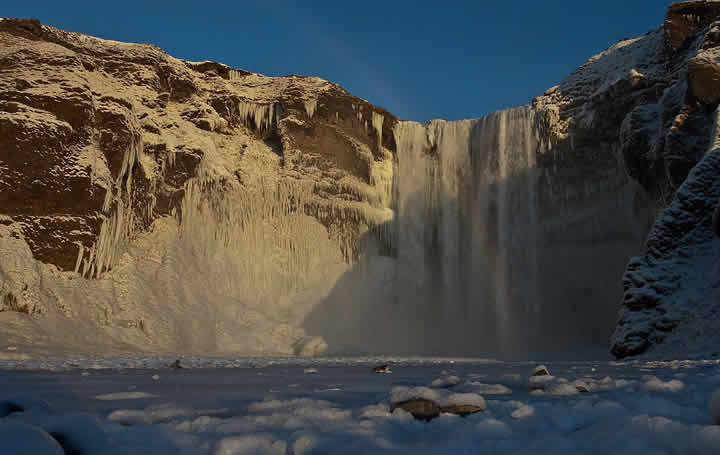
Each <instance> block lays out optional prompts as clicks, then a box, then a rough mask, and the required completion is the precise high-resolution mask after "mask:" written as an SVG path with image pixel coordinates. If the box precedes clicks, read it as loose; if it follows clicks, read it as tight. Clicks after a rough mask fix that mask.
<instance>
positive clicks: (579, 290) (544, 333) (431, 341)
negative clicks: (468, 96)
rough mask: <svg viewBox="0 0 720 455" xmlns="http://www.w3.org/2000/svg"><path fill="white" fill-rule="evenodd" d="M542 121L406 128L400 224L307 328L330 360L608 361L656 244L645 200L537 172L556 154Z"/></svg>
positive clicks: (619, 189) (493, 117)
mask: <svg viewBox="0 0 720 455" xmlns="http://www.w3.org/2000/svg"><path fill="white" fill-rule="evenodd" d="M536 115H537V114H536V112H535V111H534V110H533V109H532V108H531V107H529V106H525V107H517V108H511V109H506V110H502V111H498V112H494V113H492V114H490V115H487V116H485V117H482V118H479V119H473V120H462V121H453V122H448V121H443V120H433V121H431V122H429V123H427V124H424V125H423V124H420V123H416V122H399V123H398V124H397V125H396V126H395V129H394V135H395V141H396V145H397V155H396V162H395V166H394V167H395V169H394V175H393V195H392V208H393V211H394V214H395V216H394V218H393V220H392V221H391V222H389V224H390V225H389V226H384V227H383V229H380V230H379V232H380V233H381V234H382V235H378V236H375V237H373V236H372V235H369V236H368V239H367V240H368V242H367V243H368V245H369V246H368V247H367V248H366V251H365V256H364V258H363V259H362V261H361V262H360V263H359V264H357V265H356V266H355V267H354V269H353V271H351V272H349V273H348V274H346V275H345V276H344V277H343V278H342V279H341V280H340V281H339V282H338V283H337V284H336V287H335V290H334V292H333V293H332V294H331V295H330V296H329V297H328V299H327V301H326V302H325V304H324V305H320V307H319V309H317V310H316V311H315V312H314V313H313V314H311V315H310V317H309V318H308V319H307V321H308V323H307V327H308V328H309V330H310V332H311V333H317V334H320V335H322V336H323V337H325V338H326V339H327V341H328V344H329V346H330V348H331V352H336V353H344V354H353V353H365V354H368V353H389V354H407V355H446V356H478V355H487V356H496V357H502V358H527V357H528V356H533V355H543V354H544V353H547V352H550V351H553V352H558V351H565V350H567V351H568V352H569V351H573V352H578V351H580V350H582V349H585V348H590V349H595V352H604V351H605V350H606V348H605V347H606V345H607V337H608V336H609V334H610V332H611V330H612V324H613V320H614V317H615V313H616V305H617V302H618V301H619V296H620V276H621V274H622V269H623V267H624V264H625V261H626V260H627V258H628V257H629V256H630V255H631V254H632V253H634V252H635V251H637V249H638V248H639V247H640V246H641V244H642V238H643V236H644V233H645V232H646V231H645V230H644V229H646V226H645V227H643V226H642V225H643V222H642V221H640V222H638V220H637V218H642V217H638V216H637V214H636V213H635V212H636V209H635V208H634V207H633V204H634V200H635V193H634V192H635V191H636V188H635V186H633V184H632V182H629V181H624V180H623V179H624V178H625V177H624V174H623V173H622V169H618V170H617V175H618V176H621V178H619V179H617V182H613V183H617V185H615V186H614V187H613V186H612V185H609V186H610V187H609V188H605V187H603V186H602V185H605V186H608V185H606V184H602V185H600V186H593V185H592V184H588V183H587V182H585V181H577V179H574V178H570V177H568V175H567V171H566V170H562V169H561V170H558V171H557V172H556V174H557V175H555V174H554V171H553V169H547V167H545V168H542V167H540V166H538V163H537V160H538V158H539V157H543V156H552V155H553V153H554V152H553V151H552V150H551V149H550V147H549V144H548V143H547V141H545V140H544V139H543V137H542V135H541V134H540V131H539V130H538V127H537V125H539V124H540V122H538V121H537V119H536ZM611 152H612V151H609V152H608V153H611ZM575 172H577V170H575ZM583 172H584V171H583ZM578 188H579V189H578ZM583 188H584V189H583ZM586 204H593V205H592V206H587V205H586ZM638 225H639V226H638ZM388 233H389V234H388ZM373 245H376V246H378V247H377V248H373ZM596 266H597V267H598V269H597V270H596V269H595V267H596Z"/></svg>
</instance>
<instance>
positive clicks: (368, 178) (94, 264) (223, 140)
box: [0, 19, 396, 354]
mask: <svg viewBox="0 0 720 455" xmlns="http://www.w3.org/2000/svg"><path fill="white" fill-rule="evenodd" d="M0 43H2V45H0V68H2V71H0V251H2V255H1V256H2V257H1V258H0V333H2V337H1V338H0V340H1V341H0V343H2V344H9V345H24V344H28V345H31V346H35V347H36V348H37V349H40V350H47V349H49V350H51V351H52V350H57V348H58V347H62V348H65V349H66V350H68V351H86V350H102V349H108V350H135V349H149V350H175V351H188V352H218V351H219V352H241V353H244V354H261V353H262V354H293V353H306V354H313V353H315V352H322V350H323V349H324V343H323V341H322V340H321V339H319V338H313V337H312V336H309V335H307V334H306V333H305V331H304V330H303V329H302V328H301V322H302V318H303V315H304V314H305V313H306V312H307V308H308V307H310V306H312V305H313V304H315V303H316V302H317V301H319V300H321V299H322V298H323V296H324V295H325V294H327V293H328V292H329V290H330V289H331V288H332V285H333V283H334V281H335V280H336V279H337V277H338V276H340V275H341V274H342V273H343V271H344V270H345V269H346V268H347V267H348V264H349V263H351V262H352V261H353V260H355V259H356V258H357V256H358V254H359V239H360V237H361V236H362V234H363V233H364V231H366V230H368V229H369V228H370V227H372V226H376V225H379V224H381V223H382V222H384V221H386V220H387V219H388V218H389V217H390V216H391V212H390V209H389V208H388V207H387V201H388V198H389V192H390V185H391V181H392V171H393V167H392V162H393V154H392V152H393V151H394V149H395V145H394V139H393V136H392V129H393V125H394V124H395V121H396V120H395V118H394V117H393V116H392V115H390V114H389V113H388V112H386V111H384V110H383V109H381V108H378V107H375V106H372V105H370V104H369V103H367V102H366V101H364V100H361V99H358V98H355V97H352V96H350V95H349V94H348V93H347V92H345V91H344V90H343V89H342V88H340V87H339V86H337V85H336V84H332V83H330V82H327V81H324V80H321V79H318V78H314V77H302V76H287V77H281V78H271V77H265V76H262V75H260V74H255V73H250V72H246V71H242V70H235V69H232V68H229V67H227V66H224V65H222V64H218V63H214V62H187V61H182V60H178V59H175V58H172V57H170V56H168V55H167V54H165V53H164V52H162V51H161V50H160V49H158V48H156V47H154V46H150V45H143V44H129V43H118V42H112V41H107V40H101V39H97V38H93V37H90V36H85V35H81V34H76V33H68V32H64V31H62V30H58V29H55V28H52V27H48V26H45V25H41V24H40V23H38V22H37V21H33V20H20V19H5V20H2V21H0Z"/></svg>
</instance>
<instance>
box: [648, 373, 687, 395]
mask: <svg viewBox="0 0 720 455" xmlns="http://www.w3.org/2000/svg"><path fill="white" fill-rule="evenodd" d="M643 388H644V389H645V390H646V391H648V392H680V391H681V390H683V389H684V388H685V384H684V383H683V382H682V381H679V380H677V379H671V380H669V381H663V380H662V379H659V378H658V377H656V376H650V377H648V378H647V380H646V381H645V383H644V384H643Z"/></svg>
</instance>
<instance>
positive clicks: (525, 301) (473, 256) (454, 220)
mask: <svg viewBox="0 0 720 455" xmlns="http://www.w3.org/2000/svg"><path fill="white" fill-rule="evenodd" d="M394 133H395V139H396V144H397V172H396V193H395V194H396V200H395V210H396V219H395V230H396V232H395V236H394V241H395V249H396V250H397V252H398V253H397V254H398V258H397V263H396V273H395V289H394V293H395V295H394V299H395V300H399V301H401V302H403V304H405V305H411V306H412V305H416V306H418V307H421V308H418V309H419V310H421V311H420V313H421V314H423V316H424V317H425V316H427V315H428V314H431V315H432V316H431V317H430V318H425V320H426V321H428V322H429V323H430V325H432V326H435V327H436V328H439V327H444V328H448V327H451V326H453V325H456V326H457V325H468V324H469V325H471V326H472V325H475V326H476V327H477V328H478V329H479V328H481V327H482V330H493V331H494V333H493V336H492V337H491V338H493V340H494V341H493V344H497V346H498V347H500V346H505V347H507V346H509V344H510V343H511V339H512V338H513V337H512V336H511V334H512V333H515V332H517V331H528V330H531V329H532V327H533V326H534V325H536V323H534V322H533V320H534V317H533V315H536V314H537V312H538V304H539V303H538V301H539V294H540V293H539V290H538V281H537V280H538V271H537V267H538V265H537V249H538V245H537V236H536V232H537V229H538V220H537V216H538V210H537V198H536V196H535V194H536V191H535V185H536V181H537V178H536V170H535V169H534V167H535V155H536V153H538V151H539V150H540V147H541V145H540V141H539V140H538V138H537V136H536V134H535V132H534V129H533V111H532V109H531V108H529V107H520V108H513V109H507V110H503V111H499V112H495V113H493V114H490V115H488V116H486V117H483V118H480V119H476V120H463V121H457V122H446V121H442V120H434V121H431V122H430V123H428V124H427V125H421V124H418V123H415V122H400V123H399V124H398V125H397V126H396V128H395V131H394ZM428 329H431V327H428ZM443 330H444V329H443ZM444 332H445V334H444V335H443V336H449V337H454V336H457V337H458V339H457V340H456V341H457V342H461V340H460V338H462V337H467V333H464V334H459V333H457V334H454V333H453V331H452V330H447V331H446V330H444ZM461 332H462V331H461ZM513 349H517V347H514V346H513Z"/></svg>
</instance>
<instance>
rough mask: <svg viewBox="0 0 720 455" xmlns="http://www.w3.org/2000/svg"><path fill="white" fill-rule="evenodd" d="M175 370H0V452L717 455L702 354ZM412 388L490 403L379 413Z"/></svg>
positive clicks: (220, 363) (64, 363) (67, 365)
mask: <svg viewBox="0 0 720 455" xmlns="http://www.w3.org/2000/svg"><path fill="white" fill-rule="evenodd" d="M174 360H175V359H174V358H112V359H100V358H98V359H95V358H82V359H79V358H73V359H70V360H50V361H41V360H24V361H19V360H18V361H13V360H3V361H0V453H2V454H3V455H10V454H16V453H17V454H19V453H28V454H43V453H59V454H62V453H63V449H60V445H59V444H58V443H57V442H56V440H57V441H60V443H61V444H62V445H63V446H64V453H67V454H70V453H72V454H127V453H138V454H139V453H143V454H146V453H147V454H173V455H175V454H245V453H259V454H264V453H277V454H295V455H298V454H307V453H313V454H320V453H323V454H324V453H342V454H348V453H412V454H417V453H489V454H498V453H500V454H504V453H512V454H528V453H533V454H540V453H542V454H546V453H547V454H578V453H583V454H584V453H590V454H594V453H603V454H604V453H612V454H656V455H660V454H684V455H685V454H712V453H720V426H717V425H712V418H711V412H710V409H709V408H710V401H711V396H712V393H713V391H714V390H716V389H718V388H719V387H720V365H719V363H718V361H715V360H712V361H687V362H681V361H676V362H599V363H591V362H584V363H583V362H581V363H578V362H575V363H549V364H546V365H547V367H548V369H549V372H550V374H551V375H552V376H549V377H548V376H545V377H542V378H541V379H540V380H538V379H537V378H534V380H533V381H531V380H530V378H529V377H530V375H531V374H532V372H533V369H534V367H535V366H536V364H535V363H505V362H495V361H483V360H443V359H437V360H433V359H387V358H385V359H368V358H366V359H322V360H319V359H308V360H301V359H276V358H273V359H240V360H235V359H218V358H183V359H182V360H181V365H182V366H184V367H185V368H182V369H174V368H170V367H169V365H170V364H172V363H173V361H174ZM382 363H388V364H389V365H390V369H391V371H392V372H391V373H390V374H374V373H373V372H372V367H373V366H375V365H378V364H382ZM452 376H456V378H453V377H452ZM540 388H542V389H540ZM533 389H534V390H533ZM583 389H586V390H587V392H580V391H578V390H583ZM413 394H415V395H418V396H420V395H422V396H428V397H430V396H436V397H437V396H443V397H445V398H447V399H449V400H450V401H453V399H456V400H457V399H460V400H461V401H462V399H465V400H470V401H473V402H475V403H480V404H483V403H482V401H483V398H484V404H486V407H487V409H486V410H485V411H481V412H478V413H476V414H472V415H469V416H467V417H459V416H456V415H451V414H442V415H440V417H438V418H436V419H434V420H431V421H430V422H423V421H419V420H415V419H414V418H413V417H412V416H411V415H410V414H409V413H407V412H405V411H403V410H401V409H395V410H394V412H390V406H391V401H392V400H393V397H394V398H395V399H396V400H397V399H398V397H401V398H402V397H405V398H406V397H407V396H411V395H413ZM448 397H449V398H448ZM453 397H454V398H453ZM481 397H482V398H481ZM719 407H720V406H719ZM719 411H720V410H719ZM28 424H29V425H28ZM30 425H32V426H30ZM37 427H39V428H42V429H44V430H45V431H43V430H40V429H38V428H37ZM49 434H52V435H53V437H54V439H53V438H52V437H50V435H49Z"/></svg>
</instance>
